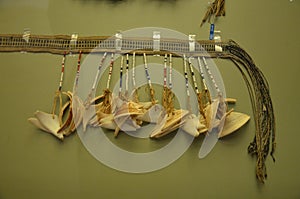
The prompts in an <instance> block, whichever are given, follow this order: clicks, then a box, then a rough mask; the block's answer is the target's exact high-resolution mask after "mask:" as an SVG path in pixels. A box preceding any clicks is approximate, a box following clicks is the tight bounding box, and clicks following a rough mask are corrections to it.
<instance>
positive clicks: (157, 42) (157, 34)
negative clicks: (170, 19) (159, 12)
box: [153, 31, 160, 52]
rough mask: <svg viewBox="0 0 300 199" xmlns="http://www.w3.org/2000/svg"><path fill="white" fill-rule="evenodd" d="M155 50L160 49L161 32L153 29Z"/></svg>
mask: <svg viewBox="0 0 300 199" xmlns="http://www.w3.org/2000/svg"><path fill="white" fill-rule="evenodd" d="M153 51H154V52H157V51H160V32H159V31H153Z"/></svg>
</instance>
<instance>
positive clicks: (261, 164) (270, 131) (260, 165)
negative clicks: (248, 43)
mask: <svg viewBox="0 0 300 199" xmlns="http://www.w3.org/2000/svg"><path fill="white" fill-rule="evenodd" d="M232 43H233V42H232ZM233 44H234V45H229V46H227V47H226V50H228V51H229V52H230V53H231V55H230V58H231V59H232V61H233V62H234V63H235V65H236V66H237V67H238V69H239V70H240V71H241V73H242V75H243V78H244V80H245V82H246V85H247V88H248V91H249V94H250V98H251V104H252V109H253V113H254V117H255V127H256V130H255V137H254V140H253V141H252V142H251V143H250V145H249V147H248V152H249V153H250V154H252V155H256V157H257V162H256V176H257V178H258V179H259V181H260V182H262V183H263V182H264V180H265V179H266V178H267V170H266V165H265V161H266V158H267V156H268V155H269V153H270V155H271V157H272V158H273V161H275V158H274V152H275V148H276V141H275V116H274V111H273V105H272V100H271V96H270V90H269V86H268V82H267V80H266V79H265V77H264V75H263V73H262V72H261V71H260V69H259V68H258V67H257V66H256V65H255V64H254V62H253V60H252V59H251V57H250V56H249V55H248V54H247V53H246V51H244V50H243V49H242V48H240V47H239V46H238V45H237V44H235V43H233ZM239 64H241V66H242V67H241V66H240V65H239ZM244 70H245V71H246V74H247V76H246V74H245V73H244ZM248 78H249V79H250V81H249V80H248ZM270 144H271V146H272V149H271V152H270Z"/></svg>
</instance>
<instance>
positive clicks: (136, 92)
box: [132, 52, 139, 103]
mask: <svg viewBox="0 0 300 199" xmlns="http://www.w3.org/2000/svg"><path fill="white" fill-rule="evenodd" d="M132 86H133V90H134V93H133V99H134V102H137V103H138V102H139V96H138V88H137V87H136V81H135V52H133V54H132Z"/></svg>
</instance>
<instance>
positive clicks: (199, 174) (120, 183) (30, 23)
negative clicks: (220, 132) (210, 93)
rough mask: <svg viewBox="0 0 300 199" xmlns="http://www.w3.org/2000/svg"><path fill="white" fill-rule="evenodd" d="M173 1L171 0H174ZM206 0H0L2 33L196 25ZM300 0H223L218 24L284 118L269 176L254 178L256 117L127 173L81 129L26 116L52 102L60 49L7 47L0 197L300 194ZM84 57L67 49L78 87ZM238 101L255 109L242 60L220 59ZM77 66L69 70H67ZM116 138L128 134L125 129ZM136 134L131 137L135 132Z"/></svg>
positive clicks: (1, 78)
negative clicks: (62, 132)
mask: <svg viewBox="0 0 300 199" xmlns="http://www.w3.org/2000/svg"><path fill="white" fill-rule="evenodd" d="M171 2H172V1H171ZM206 6H207V0H206V1H205V0H203V1H202V0H201V1H200V0H177V1H174V2H173V3H159V1H150V0H127V1H125V2H123V3H120V4H117V5H113V4H107V3H102V2H101V1H96V0H64V1H60V0H39V1H38V0H36V1H34V0H26V1H25V0H15V1H12V0H0V24H1V26H0V33H2V34H4V33H22V31H23V29H24V28H30V29H31V31H32V33H33V34H50V35H53V34H71V33H73V32H77V33H79V35H80V36H83V35H84V36H92V35H108V36H109V35H112V34H114V33H115V32H116V31H118V30H128V29H132V28H136V27H145V26H155V27H164V28H170V29H174V30H177V31H179V32H182V33H184V34H190V33H194V34H197V39H207V38H208V31H209V26H208V24H205V25H204V26H203V27H202V28H199V24H200V22H201V19H202V16H203V15H204V13H205V7H206ZM299 11H300V2H299V1H298V0H294V1H289V0H280V1H279V0H278V1H274V0H273V1H272V0H266V1H259V0H253V1H229V0H228V1H226V17H225V18H220V19H219V20H218V21H217V23H216V29H218V30H221V31H222V38H223V39H233V40H235V41H237V42H238V43H239V44H240V45H241V46H242V47H243V48H245V49H246V50H247V52H248V53H249V54H250V55H251V56H252V58H253V59H254V61H255V62H256V64H257V65H258V66H259V67H260V69H261V70H262V71H263V73H264V74H265V76H266V78H267V80H268V81H269V85H270V90H271V95H272V99H273V103H274V108H275V115H276V122H277V142H278V148H277V149H278V150H277V152H276V157H277V161H276V163H275V164H274V163H273V162H272V161H271V159H270V158H268V160H267V162H266V164H267V169H268V174H269V176H268V179H267V181H266V183H265V184H264V185H262V184H260V183H258V182H257V180H256V178H255V170H254V168H255V158H251V157H250V156H249V155H248V154H247V150H246V149H247V146H248V144H249V142H250V141H252V138H253V136H254V122H253V121H254V120H253V119H252V120H251V121H250V122H249V123H248V124H247V125H246V126H244V127H243V128H242V129H241V130H240V131H238V132H236V133H235V134H232V135H231V136H228V137H226V138H224V139H222V140H221V141H220V142H218V143H217V145H216V146H215V148H214V150H213V151H212V152H211V153H210V154H209V156H207V157H206V158H205V159H202V160H199V159H198V157H197V154H198V150H199V148H200V146H201V143H202V141H203V137H199V138H197V139H195V140H194V143H193V144H192V145H191V146H190V148H189V149H188V150H187V151H186V152H185V153H184V155H183V156H182V157H181V158H180V159H179V160H177V161H176V162H174V163H173V164H171V165H170V166H168V167H166V168H164V169H162V170H159V171H156V172H152V173H147V174H128V173H122V172H119V171H116V170H113V169H111V168H108V167H106V166H104V165H103V164H101V163H99V162H98V161H97V160H95V159H94V158H93V157H92V156H91V155H90V154H89V153H88V151H87V150H86V149H85V148H84V146H83V145H82V144H81V141H80V139H79V137H78V135H76V134H75V135H73V136H70V137H68V138H67V139H65V141H64V142H60V141H58V140H56V139H55V138H54V137H53V136H51V135H49V134H46V133H43V132H41V131H40V130H37V129H36V128H35V127H33V126H32V125H31V124H29V123H28V122H27V118H29V117H31V116H32V115H33V113H34V111H35V110H37V109H39V110H45V111H49V110H50V109H51V106H52V99H53V94H54V91H55V90H56V88H57V83H58V78H59V74H60V68H59V65H60V62H61V56H57V55H51V54H30V53H0V60H1V61H0V63H1V67H0V85H1V107H2V108H1V113H2V114H1V116H0V118H1V120H0V121H1V128H2V129H1V133H0V158H1V162H0V176H1V180H0V198H1V199H2V198H3V199H6V198H9V199H10V198H263V199H266V198H272V199H274V198H289V199H293V198H295V199H296V198H300V189H299V186H300V174H299V168H300V155H299V150H300V145H299V140H300V134H299V130H298V122H299V121H298V119H297V118H298V113H299V111H300V109H299V99H300V98H299V97H300V95H299V87H298V85H299V83H297V82H298V80H299V77H298V75H299V72H300V70H299V59H298V57H299V53H300V50H299V47H300V45H299V44H300V40H299V38H298V36H299V35H300V28H299V19H300V12H299ZM76 59H77V57H68V63H67V65H66V71H68V70H69V73H68V72H66V82H65V85H64V89H71V85H72V82H73V78H74V72H75V65H76ZM216 63H217V64H218V66H219V70H220V71H221V73H222V75H223V80H224V82H225V85H226V91H227V95H228V96H230V97H234V98H237V100H238V102H237V104H236V106H235V109H236V110H238V111H241V112H245V113H248V114H250V115H251V116H252V110H251V104H250V100H249V96H248V94H247V90H246V86H245V84H244V83H243V80H242V77H241V75H240V74H239V72H238V71H237V70H236V68H235V66H233V65H232V64H231V63H229V62H227V61H222V60H217V61H216ZM70 71H71V72H70ZM119 139H126V138H124V136H123V137H120V138H119ZM129 142H130V140H129Z"/></svg>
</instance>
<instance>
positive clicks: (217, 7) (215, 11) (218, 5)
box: [200, 0, 225, 27]
mask: <svg viewBox="0 0 300 199" xmlns="http://www.w3.org/2000/svg"><path fill="white" fill-rule="evenodd" d="M220 16H225V0H215V1H214V2H212V3H211V4H210V6H209V7H208V10H207V12H206V13H205V15H204V17H203V19H202V22H201V24H200V27H201V26H202V25H203V24H204V23H205V22H206V21H208V22H209V23H212V22H211V19H212V18H213V21H214V20H215V18H216V17H220ZM212 24H213V23H212Z"/></svg>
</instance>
